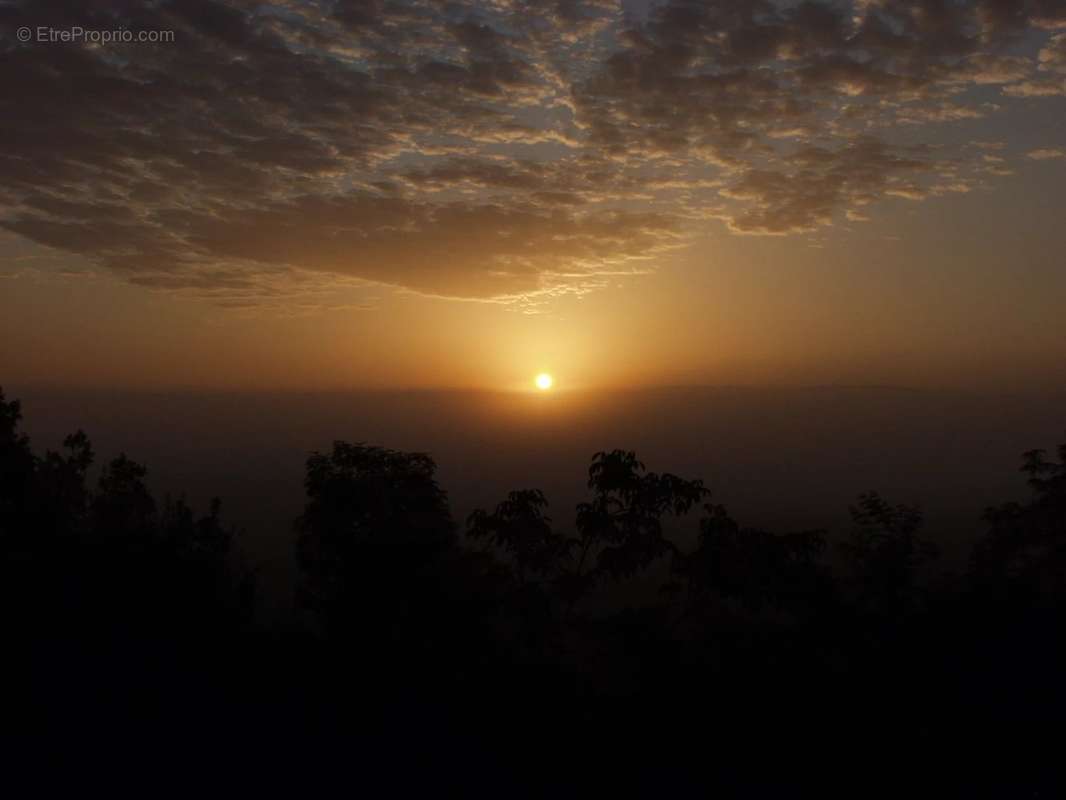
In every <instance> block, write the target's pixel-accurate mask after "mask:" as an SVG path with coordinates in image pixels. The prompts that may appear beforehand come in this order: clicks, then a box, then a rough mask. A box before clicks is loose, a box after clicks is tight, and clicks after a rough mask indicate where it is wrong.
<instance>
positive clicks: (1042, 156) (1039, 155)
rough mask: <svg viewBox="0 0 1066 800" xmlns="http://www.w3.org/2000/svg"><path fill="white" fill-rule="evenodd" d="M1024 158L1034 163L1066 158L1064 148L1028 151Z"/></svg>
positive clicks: (1044, 148) (1065, 149)
mask: <svg viewBox="0 0 1066 800" xmlns="http://www.w3.org/2000/svg"><path fill="white" fill-rule="evenodd" d="M1026 156H1028V157H1029V158H1031V159H1033V160H1035V161H1047V160H1048V159H1052V158H1066V148H1062V147H1042V148H1040V149H1038V150H1030V151H1029V152H1028V153H1026Z"/></svg>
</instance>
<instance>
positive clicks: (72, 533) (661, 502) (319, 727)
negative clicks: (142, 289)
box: [0, 396, 1066, 797]
mask: <svg viewBox="0 0 1066 800" xmlns="http://www.w3.org/2000/svg"><path fill="white" fill-rule="evenodd" d="M20 415H21V410H20V408H19V406H18V404H17V403H14V402H5V401H3V398H2V396H0V592H2V598H0V599H2V602H3V631H4V632H3V640H4V648H3V653H4V656H3V658H4V661H5V664H6V666H7V667H8V668H9V669H8V670H6V671H7V675H8V677H7V678H6V680H5V690H6V691H5V693H4V695H5V702H4V711H3V715H2V718H0V719H2V721H0V726H2V735H3V741H2V743H0V744H2V747H0V753H2V756H0V758H2V760H3V762H4V767H5V770H4V771H5V774H6V776H7V777H6V779H5V780H6V781H7V782H8V783H9V785H10V784H16V785H21V783H22V782H23V781H27V782H28V783H27V784H26V785H27V786H29V787H31V788H33V789H34V790H35V791H34V793H35V794H47V793H49V790H52V789H58V788H62V789H64V790H67V791H71V790H73V791H78V792H79V793H82V792H91V793H95V791H94V790H102V791H106V792H108V793H110V794H136V795H138V796H152V795H157V794H161V793H167V792H169V791H180V792H181V793H183V794H185V793H189V792H197V793H201V792H202V793H208V794H211V793H215V792H219V791H224V790H227V789H228V790H231V791H240V792H242V793H252V792H269V793H271V794H273V793H280V792H282V791H284V792H293V791H296V792H300V793H309V792H314V791H331V792H332V791H342V792H344V793H345V794H367V795H370V796H377V795H381V794H386V793H387V794H389V795H394V796H395V795H401V796H402V795H406V794H410V793H415V792H419V793H422V792H434V793H438V792H447V793H450V794H455V793H458V794H462V795H481V794H486V795H489V794H491V795H493V796H503V797H508V796H560V795H563V796H569V795H588V794H592V795H594V796H601V795H610V794H616V795H633V794H636V795H648V796H660V795H666V794H672V795H678V794H680V795H685V796H688V795H701V796H702V795H705V794H708V793H710V792H716V793H718V794H721V795H725V796H765V795H767V794H788V795H797V794H816V793H824V792H827V791H829V792H847V793H848V794H850V795H859V796H864V795H889V794H891V795H896V794H900V793H903V792H906V793H907V794H908V795H910V794H913V795H916V796H927V795H932V794H934V793H936V794H941V795H948V796H959V795H966V796H974V795H981V796H989V795H992V796H1005V797H1018V796H1029V797H1034V796H1053V795H1055V794H1057V790H1058V789H1059V788H1060V783H1059V780H1060V777H1061V776H1060V767H1059V762H1060V761H1061V758H1060V752H1059V750H1060V747H1059V745H1060V742H1061V721H1062V719H1063V712H1064V711H1066V686H1064V682H1063V676H1064V674H1066V673H1064V670H1063V667H1064V666H1066V648H1064V639H1063V631H1064V628H1063V621H1064V611H1066V608H1064V600H1066V467H1064V466H1063V462H1066V447H1063V448H1061V449H1060V452H1059V454H1058V456H1057V459H1058V460H1057V461H1056V460H1049V459H1048V457H1047V456H1046V454H1044V453H1043V452H1041V451H1033V452H1030V453H1027V454H1026V455H1025V457H1024V462H1023V470H1024V472H1025V473H1026V476H1027V478H1028V481H1029V485H1030V487H1031V490H1032V496H1031V499H1030V500H1029V501H1028V502H1026V503H1024V504H1016V503H1008V504H1004V505H1002V506H999V507H996V508H992V509H988V510H987V511H986V512H985V513H984V515H983V517H981V519H980V521H976V522H975V524H979V525H981V526H982V528H983V530H984V531H985V532H984V534H983V536H982V538H981V539H980V542H979V544H978V546H977V547H976V548H975V549H974V552H973V554H972V557H971V559H970V561H969V566H968V568H967V569H966V570H964V571H961V572H957V573H948V572H946V571H945V569H944V568H942V567H941V566H940V565H939V563H938V559H937V552H936V548H935V547H934V546H933V544H932V538H933V537H932V536H931V535H927V534H926V533H925V532H924V531H923V526H922V517H921V514H920V513H918V512H917V511H916V510H915V509H913V508H910V507H908V506H903V505H896V504H893V503H890V502H887V501H886V500H884V499H883V498H881V497H880V496H879V495H877V494H874V493H871V494H867V495H863V496H861V497H860V498H859V499H858V500H857V501H856V505H855V507H854V508H853V509H852V516H853V520H854V525H853V528H852V530H851V531H849V532H848V535H847V536H846V537H845V538H844V539H843V540H841V541H836V542H833V541H830V539H829V538H828V536H827V534H826V533H825V532H823V531H794V532H788V533H770V532H768V531H762V530H755V529H750V528H745V527H743V526H742V525H740V524H739V523H737V522H736V521H735V520H733V519H732V518H731V517H730V515H729V514H728V512H727V511H726V509H725V508H723V507H722V506H719V505H716V504H714V503H712V502H711V499H710V497H709V493H708V492H707V490H706V489H705V488H704V487H703V486H702V484H701V483H700V482H699V481H694V480H688V479H684V478H680V477H677V476H674V475H671V474H669V473H656V472H650V471H648V470H646V469H645V467H644V465H643V464H641V463H640V462H639V461H637V459H636V458H635V456H633V454H631V453H628V452H624V451H613V452H609V453H599V454H597V455H596V456H595V457H594V458H593V461H592V465H591V467H590V469H589V481H588V500H587V501H586V502H584V503H582V504H581V505H580V506H578V508H577V513H576V518H575V519H574V520H573V522H572V523H571V521H570V520H566V521H558V523H559V524H557V523H556V522H553V521H552V520H550V519H549V518H548V517H547V516H546V508H547V506H546V500H545V498H544V497H543V496H542V495H541V494H540V493H539V492H538V491H536V490H533V489H524V490H518V491H515V492H512V493H511V494H510V495H509V496H508V497H507V498H505V499H504V500H503V501H502V502H501V503H500V504H499V505H498V506H497V507H496V508H495V509H493V510H492V511H487V512H475V513H474V514H473V515H471V516H470V518H469V519H468V520H466V522H465V525H464V526H463V532H462V533H463V535H462V536H460V532H459V527H460V526H458V525H457V524H456V523H455V522H454V521H453V519H452V517H451V513H450V511H449V506H448V501H447V497H446V495H445V493H444V492H443V491H442V490H441V489H440V488H439V487H438V486H437V484H436V481H435V479H434V473H435V464H434V463H433V461H432V460H431V459H430V458H429V457H428V456H425V455H422V454H417V453H403V452H396V451H391V450H386V449H382V448H376V447H371V446H365V445H353V444H348V443H344V442H338V443H337V444H336V445H335V446H334V448H333V450H332V451H331V452H329V453H324V454H315V455H313V456H312V457H311V458H310V459H309V460H308V464H307V473H306V482H305V489H306V493H307V501H306V506H305V509H304V513H303V514H302V515H301V516H300V518H299V519H298V520H296V521H295V524H294V552H295V554H296V558H297V560H298V563H299V566H300V570H301V575H302V583H301V592H300V604H301V608H302V609H303V610H304V613H303V615H302V616H301V619H303V620H304V621H305V623H304V624H303V625H302V626H298V627H296V628H286V629H285V630H277V629H273V628H266V627H264V626H262V625H260V624H258V623H257V617H256V613H255V609H256V582H255V574H254V571H253V570H252V569H251V568H250V567H249V565H248V564H247V563H246V560H245V559H244V558H243V557H242V554H241V553H240V552H239V550H238V549H237V548H236V547H235V543H234V542H235V540H234V531H233V530H232V529H230V528H228V527H227V526H226V525H225V523H224V522H223V520H222V517H221V511H220V507H219V506H218V505H217V504H215V505H213V506H212V507H211V508H210V509H209V511H208V513H207V514H205V515H199V514H196V513H194V512H193V510H192V509H190V508H189V507H188V506H187V505H186V504H185V502H184V501H182V500H181V499H170V498H164V499H162V500H160V499H157V498H153V497H152V495H151V494H150V493H149V491H148V489H147V488H146V485H145V482H144V481H145V470H144V469H143V467H141V466H140V465H139V464H138V463H136V462H135V461H132V460H130V459H129V458H127V457H125V456H119V457H118V458H115V459H113V460H111V461H110V462H109V463H107V465H106V466H105V468H104V469H103V471H102V474H101V477H100V480H99V482H98V483H97V485H95V486H92V487H90V486H89V485H87V484H88V481H87V478H86V474H87V470H88V469H89V466H90V464H91V463H92V461H93V457H94V454H93V452H92V447H91V444H90V442H89V440H88V439H87V437H85V436H84V435H83V434H80V433H78V434H74V435H72V436H71V437H69V438H68V439H67V441H66V443H65V447H64V449H63V451H62V452H60V453H53V452H47V453H45V454H43V455H39V454H34V453H33V452H32V451H31V449H30V445H29V442H28V441H27V440H26V439H25V437H23V436H21V435H20V434H19V423H20ZM686 515H689V518H690V520H691V523H692V524H694V525H698V528H699V535H698V538H697V543H696V545H695V546H694V547H690V548H687V549H682V548H680V547H678V546H676V545H675V544H674V543H673V542H672V541H671V540H670V539H668V538H667V537H666V536H665V535H664V521H665V520H666V519H667V518H669V517H673V516H678V517H685V516H686ZM696 515H698V516H699V521H698V523H696V522H695V521H694V519H695V516H696ZM5 793H6V792H5Z"/></svg>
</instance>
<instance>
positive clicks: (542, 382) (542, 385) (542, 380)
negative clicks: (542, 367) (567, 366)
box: [533, 372, 555, 392]
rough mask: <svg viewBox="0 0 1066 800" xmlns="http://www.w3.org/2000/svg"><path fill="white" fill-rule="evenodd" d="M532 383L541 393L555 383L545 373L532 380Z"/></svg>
mask: <svg viewBox="0 0 1066 800" xmlns="http://www.w3.org/2000/svg"><path fill="white" fill-rule="evenodd" d="M533 382H534V383H535V384H537V388H538V389H540V390H541V391H542V392H544V391H547V390H548V389H550V388H552V384H553V383H555V381H553V380H552V376H551V375H549V374H548V373H547V372H542V373H540V375H538V376H537V377H536V378H534V379H533Z"/></svg>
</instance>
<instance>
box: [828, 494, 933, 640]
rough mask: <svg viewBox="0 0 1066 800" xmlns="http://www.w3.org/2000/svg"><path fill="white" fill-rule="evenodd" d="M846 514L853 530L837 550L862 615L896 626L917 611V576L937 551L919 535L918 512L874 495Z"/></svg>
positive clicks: (920, 522)
mask: <svg viewBox="0 0 1066 800" xmlns="http://www.w3.org/2000/svg"><path fill="white" fill-rule="evenodd" d="M850 511H851V518H852V521H853V522H854V528H853V529H852V531H851V536H850V538H849V539H848V541H846V542H843V543H842V544H841V547H840V549H841V550H842V552H843V553H844V555H845V558H846V559H847V560H848V561H849V563H850V565H851V569H852V577H853V579H854V581H855V584H856V586H857V587H858V596H859V602H860V603H861V604H862V607H863V609H864V610H865V611H867V612H869V613H872V614H874V615H877V616H880V617H883V618H886V619H896V620H898V619H899V618H901V617H903V616H905V615H907V614H908V613H911V612H913V611H915V610H917V609H918V607H919V604H920V603H921V599H922V597H921V596H922V593H921V591H920V588H919V586H918V584H917V581H916V575H917V572H918V570H919V569H920V568H921V567H922V566H923V565H925V564H927V563H928V562H930V561H931V560H933V559H935V558H937V557H938V556H939V548H938V547H937V546H936V545H935V544H934V543H933V542H931V541H930V540H928V539H925V538H924V537H922V536H920V535H919V531H920V530H921V528H922V525H923V522H924V519H923V516H922V513H921V511H919V510H918V509H917V508H915V507H913V506H907V505H903V504H899V505H892V504H890V503H889V502H887V501H886V500H885V499H884V498H882V497H881V496H880V495H879V494H878V493H877V492H868V493H866V494H862V495H860V496H859V500H858V504H857V505H855V506H852V507H851V508H850Z"/></svg>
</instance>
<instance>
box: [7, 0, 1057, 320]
mask: <svg viewBox="0 0 1066 800" xmlns="http://www.w3.org/2000/svg"><path fill="white" fill-rule="evenodd" d="M23 25H29V26H31V27H32V28H33V29H34V30H35V29H36V28H37V27H38V26H45V27H52V28H57V29H64V28H67V29H69V28H73V27H75V26H80V27H82V28H85V29H117V28H125V29H129V30H172V31H174V34H175V36H174V41H173V42H168V43H158V44H139V43H112V44H108V45H101V44H95V43H84V42H73V43H40V42H29V43H25V44H18V43H16V40H15V37H14V35H13V33H14V30H15V29H16V28H18V27H21V26H23ZM1060 30H1066V6H1063V4H1062V3H1061V2H1058V0H975V1H974V2H965V3H962V2H950V3H948V2H940V0H921V2H909V1H908V2H905V1H904V0H856V2H852V3H848V2H843V0H841V1H840V2H802V3H781V2H772V1H771V0H753V1H752V2H746V3H736V2H726V1H725V0H699V1H698V2H697V1H696V0H662V2H657V3H653V4H651V5H650V6H649V8H648V10H647V12H646V13H644V12H642V13H640V14H636V13H633V11H632V9H629V10H627V9H625V8H623V7H622V4H619V3H616V2H608V0H567V2H536V1H535V0H489V1H488V2H477V3H474V2H467V3H464V2H444V1H443V0H411V1H410V2H396V0H374V1H373V2H366V1H365V0H328V1H327V0H307V2H296V0H277V2H266V3H255V2H250V1H249V0H182V1H181V2H177V1H176V0H171V2H165V1H164V2H154V1H153V2H148V0H145V1H144V2H137V0H128V2H122V3H98V2H88V3H84V4H80V5H78V6H75V5H73V4H70V3H66V2H59V0H40V2H33V3H29V2H21V1H20V0H16V2H13V3H8V4H5V5H4V6H2V7H0V31H2V34H3V42H4V44H3V45H2V46H0V60H2V62H3V64H2V67H3V68H2V69H0V108H2V110H3V115H4V120H5V124H4V125H3V126H2V127H0V175H2V176H3V178H4V180H3V181H2V182H0V226H2V228H3V229H5V230H6V231H8V232H11V233H14V234H17V235H18V236H20V237H25V238H28V239H30V240H33V241H35V242H38V243H40V244H43V245H46V246H48V247H52V248H57V249H60V250H63V251H66V252H69V253H75V254H78V255H79V256H82V257H83V258H84V259H86V260H87V263H89V264H92V265H98V266H103V267H106V268H108V269H109V270H111V271H112V272H113V273H115V274H117V275H119V276H121V277H122V278H124V279H126V280H128V281H130V282H132V283H135V284H139V285H143V286H146V287H151V288H153V289H155V290H160V291H169V292H179V293H191V294H196V295H197V296H205V297H208V298H211V299H214V300H215V301H216V302H218V303H220V304H223V305H226V306H227V307H235V308H237V307H239V308H245V307H254V306H257V305H258V304H262V303H266V302H272V301H274V300H277V299H279V298H287V299H288V301H290V302H291V304H292V307H293V308H300V309H305V310H306V309H311V310H317V309H321V308H324V307H326V306H328V302H327V301H326V300H324V299H323V297H324V295H325V294H326V293H327V292H328V287H329V286H335V285H345V282H360V283H364V284H368V285H369V284H385V285H390V286H393V287H398V288H400V289H402V290H405V291H413V292H418V293H422V294H427V295H434V296H442V297H454V298H463V299H474V300H483V301H492V302H506V303H513V304H516V305H518V306H522V307H534V306H536V304H538V303H540V302H542V301H543V300H544V299H545V298H551V297H555V296H558V295H559V294H566V293H575V292H577V293H582V292H585V291H590V290H593V289H594V288H595V287H597V286H600V285H603V283H604V282H606V281H608V279H609V276H616V275H620V274H634V273H639V272H641V271H643V270H645V269H647V267H648V265H649V263H650V260H651V259H654V258H655V257H656V256H659V255H661V254H663V253H665V252H668V251H669V250H671V249H673V248H676V247H678V246H680V245H682V244H683V243H684V242H685V240H686V237H687V236H689V235H690V234H692V233H694V232H697V230H698V227H699V226H701V225H713V224H717V223H715V222H713V220H721V221H722V222H724V224H725V225H726V226H727V227H728V228H729V229H730V230H732V231H734V232H736V233H742V234H748V235H766V234H789V233H796V232H808V231H813V230H815V229H818V228H820V227H824V226H829V225H833V224H835V223H836V222H860V221H863V220H866V219H869V218H870V217H871V216H873V215H874V214H875V213H876V209H875V206H876V203H877V202H878V201H879V200H881V199H883V198H885V197H896V198H905V199H908V200H922V199H924V198H928V197H931V196H938V195H944V194H949V193H953V192H962V191H968V190H970V189H971V188H972V187H973V186H975V185H977V184H979V183H980V182H981V181H983V180H986V179H987V178H989V176H997V175H1006V174H1009V173H1010V170H1009V168H1008V167H1007V166H1006V165H1005V164H1003V163H1001V162H998V161H989V160H987V159H982V158H981V157H980V153H976V154H975V148H967V147H957V148H954V149H951V148H944V147H934V146H921V147H916V146H914V145H913V144H907V145H904V144H901V140H900V138H899V137H897V136H895V135H894V134H895V129H896V128H897V127H899V126H903V127H905V128H906V129H907V130H908V131H910V132H912V133H913V131H915V130H916V129H918V130H923V129H926V128H928V129H930V130H932V129H934V128H936V127H937V126H941V125H960V124H962V125H965V124H970V123H972V122H974V121H975V120H980V119H982V118H984V117H987V116H990V115H993V114H995V113H997V112H999V111H1000V105H999V104H998V103H993V102H991V100H990V99H989V93H991V98H992V99H998V96H997V94H996V93H997V92H999V93H1001V94H1002V97H1003V102H1005V103H1006V102H1011V99H1012V98H1017V97H1027V98H1033V97H1050V96H1057V95H1064V94H1066V66H1064V65H1066V33H1060V32H1059V31H1060ZM1027 37H1028V38H1029V39H1031V38H1032V37H1036V39H1037V40H1038V43H1037V44H1036V45H1035V46H1033V47H1032V48H1030V50H1029V55H1024V54H1023V53H1022V51H1023V50H1024V49H1025V48H1024V47H1020V45H1019V43H1021V42H1024V41H1026V40H1027ZM977 92H984V94H983V95H981V96H975V93H977ZM912 140H913V136H912ZM985 144H986V145H987V144H988V143H985ZM975 146H976V149H977V150H982V149H988V148H987V147H983V146H982V145H981V144H979V143H975ZM1050 152H1058V151H1052V150H1042V151H1033V152H1031V153H1029V157H1030V158H1042V157H1046V158H1050V157H1059V156H1038V155H1034V154H1035V153H1050ZM79 274H80V271H79Z"/></svg>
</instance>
